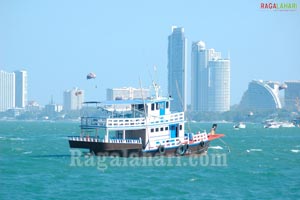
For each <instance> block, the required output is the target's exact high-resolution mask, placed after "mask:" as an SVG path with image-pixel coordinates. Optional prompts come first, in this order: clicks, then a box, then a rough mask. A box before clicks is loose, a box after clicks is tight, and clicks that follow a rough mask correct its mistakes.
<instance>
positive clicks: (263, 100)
mask: <svg viewBox="0 0 300 200" xmlns="http://www.w3.org/2000/svg"><path fill="white" fill-rule="evenodd" d="M281 89H284V87H282V84H280V83H279V82H275V81H262V80H259V81H251V82H250V83H249V85H248V90H247V91H246V92H245V93H244V95H243V97H242V100H241V102H240V109H243V110H251V111H254V110H275V109H281V108H282V102H281V101H280V95H279V91H280V90H281Z"/></svg>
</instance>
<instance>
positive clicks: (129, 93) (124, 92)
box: [106, 87, 150, 100]
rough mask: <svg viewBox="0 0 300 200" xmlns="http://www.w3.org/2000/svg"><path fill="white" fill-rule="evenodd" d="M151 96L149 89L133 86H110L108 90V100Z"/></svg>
mask: <svg viewBox="0 0 300 200" xmlns="http://www.w3.org/2000/svg"><path fill="white" fill-rule="evenodd" d="M148 97H150V90H149V89H145V88H142V89H138V88H132V87H123V88H108V89H107V90H106V99H107V100H117V99H146V98H148Z"/></svg>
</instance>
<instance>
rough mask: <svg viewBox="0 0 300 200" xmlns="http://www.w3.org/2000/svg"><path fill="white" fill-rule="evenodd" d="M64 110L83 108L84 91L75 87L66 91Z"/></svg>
mask: <svg viewBox="0 0 300 200" xmlns="http://www.w3.org/2000/svg"><path fill="white" fill-rule="evenodd" d="M63 101H64V105H63V107H64V110H65V111H70V110H80V109H81V108H82V103H83V102H84V91H83V90H80V89H78V88H73V89H72V90H66V91H64V97H63Z"/></svg>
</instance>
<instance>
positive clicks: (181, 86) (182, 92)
mask: <svg viewBox="0 0 300 200" xmlns="http://www.w3.org/2000/svg"><path fill="white" fill-rule="evenodd" d="M168 39H169V44H168V93H169V95H170V96H171V97H172V98H173V102H172V107H171V110H173V111H185V110H186V103H187V102H186V101H187V58H186V57H187V39H186V38H185V36H184V29H183V28H179V27H176V26H173V27H172V34H171V35H170V36H169V38H168Z"/></svg>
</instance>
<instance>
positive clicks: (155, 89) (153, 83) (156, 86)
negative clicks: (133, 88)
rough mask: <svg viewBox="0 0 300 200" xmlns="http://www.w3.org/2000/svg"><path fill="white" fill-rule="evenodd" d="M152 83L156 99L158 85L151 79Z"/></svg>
mask: <svg viewBox="0 0 300 200" xmlns="http://www.w3.org/2000/svg"><path fill="white" fill-rule="evenodd" d="M152 85H153V88H154V91H155V98H156V99H158V97H159V94H158V93H159V88H160V86H159V85H158V84H157V83H155V81H152Z"/></svg>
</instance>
